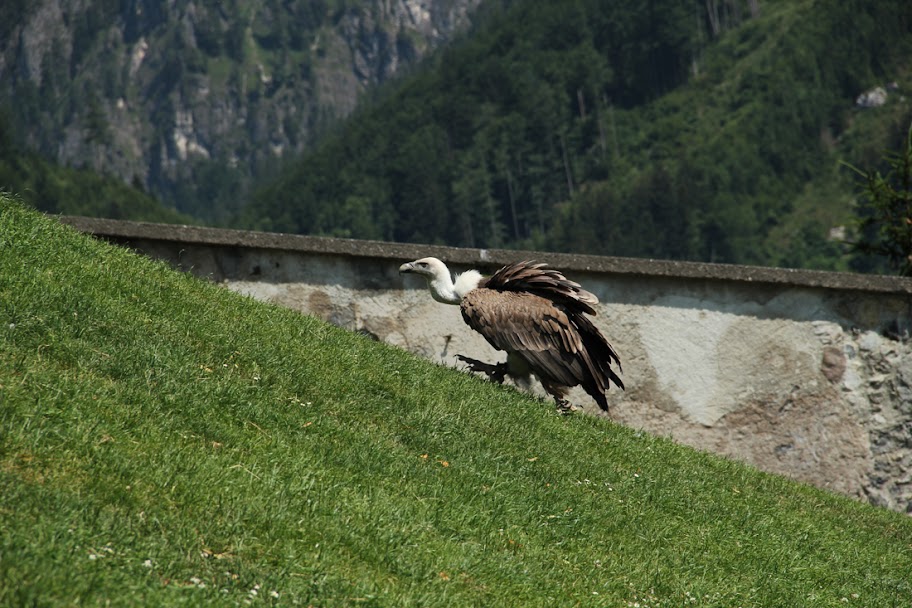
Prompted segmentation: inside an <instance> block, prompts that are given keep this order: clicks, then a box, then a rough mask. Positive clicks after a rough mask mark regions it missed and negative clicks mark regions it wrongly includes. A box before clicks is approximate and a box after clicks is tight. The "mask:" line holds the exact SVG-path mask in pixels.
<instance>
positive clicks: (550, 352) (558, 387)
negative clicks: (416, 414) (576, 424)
mask: <svg viewBox="0 0 912 608" xmlns="http://www.w3.org/2000/svg"><path fill="white" fill-rule="evenodd" d="M399 273H400V274H402V273H414V274H418V275H421V276H423V277H424V278H425V279H427V282H428V287H429V288H430V291H431V296H433V298H434V299H435V300H437V301H438V302H442V303H444V304H458V305H459V307H460V308H461V310H462V318H463V319H464V320H465V322H466V323H467V324H468V325H469V327H471V328H472V329H474V330H475V331H477V332H478V333H480V334H481V335H482V336H484V337H485V339H486V340H487V341H488V343H489V344H491V346H493V347H494V348H496V349H497V350H503V351H506V352H507V361H506V363H498V364H493V365H492V364H488V363H483V362H481V361H476V360H475V359H470V358H468V357H463V356H461V355H459V356H458V357H459V358H460V359H461V360H462V361H465V362H466V363H467V364H468V365H469V369H471V370H472V371H475V372H483V373H485V374H487V375H488V377H489V378H491V379H492V380H495V381H497V382H503V380H504V377H505V376H506V375H507V374H509V375H510V376H513V377H516V378H528V376H529V373H530V372H531V373H534V374H535V375H536V376H537V377H538V379H539V380H540V381H541V383H542V386H543V387H544V388H545V390H546V391H548V393H550V394H551V395H552V396H553V397H554V400H555V402H556V403H557V405H558V408H560V410H562V411H568V410H569V409H570V404H569V403H568V402H567V401H566V399H564V396H565V395H566V393H567V390H568V389H569V388H570V387H572V386H577V385H582V387H583V389H584V390H585V391H586V392H587V393H589V395H591V396H592V398H593V399H595V402H596V403H598V405H599V407H601V408H602V409H603V410H605V411H608V401H607V400H606V399H605V391H607V390H608V388H609V386H610V385H611V384H612V383H613V384H614V385H615V386H618V387H620V388H622V389H623V388H624V383H623V382H621V379H620V378H619V377H618V375H617V374H616V373H615V372H614V370H613V369H612V368H611V364H612V362H613V363H614V364H616V365H617V368H618V371H621V362H620V359H619V358H618V355H617V353H616V352H615V350H614V349H613V348H612V347H611V345H610V344H609V343H608V341H607V340H606V339H605V337H604V336H603V335H602V334H601V332H600V331H599V330H598V328H596V327H595V325H593V324H592V321H590V320H589V317H587V316H586V315H594V314H595V309H594V308H593V305H595V304H597V303H598V299H597V298H596V297H595V295H593V294H591V293H589V292H588V291H585V290H584V289H581V288H580V285H579V284H578V283H574V282H573V281H570V280H568V279H567V278H565V277H564V275H562V274H561V273H560V272H558V271H557V270H553V269H551V268H547V267H546V265H545V264H536V263H533V262H518V263H515V264H508V265H506V266H504V267H503V268H501V269H500V270H498V271H497V272H495V273H494V274H493V275H492V276H491V277H490V278H483V277H482V276H481V274H480V273H479V272H478V271H475V270H469V271H468V272H464V273H462V274H461V275H459V276H458V277H456V281H455V282H454V281H453V279H452V277H451V275H450V271H449V269H448V268H447V267H446V265H445V264H444V263H443V262H441V261H440V260H438V259H437V258H422V259H420V260H415V261H414V262H408V263H406V264H403V265H402V266H400V267H399Z"/></svg>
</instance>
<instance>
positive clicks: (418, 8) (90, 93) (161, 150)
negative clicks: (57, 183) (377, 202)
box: [0, 0, 479, 222]
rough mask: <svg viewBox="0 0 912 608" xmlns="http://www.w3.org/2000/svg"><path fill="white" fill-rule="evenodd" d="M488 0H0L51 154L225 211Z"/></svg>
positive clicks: (190, 207) (218, 214) (35, 141)
mask: <svg viewBox="0 0 912 608" xmlns="http://www.w3.org/2000/svg"><path fill="white" fill-rule="evenodd" d="M478 1H479V0H430V1H420V2H419V1H416V0H395V1H393V2H385V1H384V2H381V1H379V0H358V1H340V0H320V1H316V2H314V1H312V0H294V1H287V2H284V1H283V2H278V1H276V0H257V1H255V2H238V1H236V0H233V1H230V2H212V1H210V0H178V1H177V2H168V3H165V4H162V3H161V2H151V1H148V0H140V1H138V2H128V3H117V2H113V3H112V2H88V3H85V2H76V1H73V0H41V1H39V2H30V3H26V2H11V3H4V5H3V9H2V11H3V12H2V13H0V16H3V17H5V19H3V20H2V21H3V23H4V26H3V30H2V32H3V35H0V83H2V84H0V106H4V107H5V108H6V113H8V114H9V115H10V116H11V117H12V119H13V124H15V125H16V126H17V132H16V135H17V138H18V139H17V141H18V142H19V143H21V144H23V145H25V146H27V147H28V148H30V149H35V150H37V151H38V152H40V153H41V154H43V155H44V156H45V157H46V158H49V159H53V160H55V161H57V162H60V163H61V164H64V165H70V166H77V167H83V166H85V167H87V168H90V169H93V170H95V171H99V172H102V173H105V174H109V175H116V176H118V177H120V178H121V179H122V180H123V181H124V182H127V183H133V182H138V183H140V184H142V185H143V187H144V188H145V189H146V190H147V191H149V192H150V193H152V194H154V195H155V196H157V197H159V198H161V199H163V200H164V201H166V202H167V203H169V204H171V205H175V206H177V207H178V209H179V210H181V211H184V212H189V213H192V214H194V215H196V216H197V217H199V218H201V219H205V220H207V221H210V222H212V221H218V220H220V219H223V218H224V217H225V216H226V215H227V214H228V213H229V211H231V210H232V209H236V208H237V207H238V206H239V205H240V204H241V202H242V201H240V200H238V197H240V196H242V195H243V191H244V189H245V188H246V186H247V185H248V184H249V183H250V181H251V180H252V179H253V178H255V177H257V176H262V175H270V174H271V173H272V172H273V171H274V170H275V169H274V168H275V166H276V165H277V164H279V163H281V160H282V158H284V157H287V156H289V155H294V154H297V153H300V152H301V151H303V150H304V149H306V148H307V146H308V145H309V144H310V143H311V141H312V140H313V139H314V137H315V135H316V134H319V133H320V132H321V131H322V130H323V129H325V128H326V127H327V125H329V124H332V123H333V122H334V121H335V120H337V119H338V118H341V117H344V116H345V115H346V114H348V113H349V112H350V111H351V109H352V108H353V107H354V106H355V104H356V102H357V100H358V97H359V96H360V95H361V94H362V93H363V92H364V91H365V90H366V89H367V88H368V87H370V86H373V85H376V84H378V83H380V82H383V81H384V80H386V79H388V78H389V77H390V76H392V75H393V74H396V73H398V72H400V71H402V70H403V69H405V68H406V67H407V66H408V65H410V64H412V63H414V62H415V61H417V60H418V59H420V58H421V57H422V56H423V55H424V54H425V53H426V52H428V50H429V49H432V48H434V47H435V46H437V45H439V44H442V43H443V42H445V41H446V40H448V39H449V38H450V37H451V36H452V35H454V34H455V32H457V31H459V30H460V29H462V28H463V27H464V26H465V25H466V24H467V22H468V20H469V15H470V14H471V12H472V10H473V9H474V7H475V6H476V5H477V4H478Z"/></svg>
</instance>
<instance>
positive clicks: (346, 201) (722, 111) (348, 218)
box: [237, 0, 912, 269]
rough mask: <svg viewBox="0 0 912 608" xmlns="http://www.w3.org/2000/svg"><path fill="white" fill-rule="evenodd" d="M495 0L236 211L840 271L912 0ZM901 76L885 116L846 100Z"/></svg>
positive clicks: (314, 226)
mask: <svg viewBox="0 0 912 608" xmlns="http://www.w3.org/2000/svg"><path fill="white" fill-rule="evenodd" d="M506 4H507V5H508V6H507V7H506V8H504V9H503V11H501V12H500V13H498V12H497V11H493V10H492V13H493V15H489V14H487V13H486V19H485V20H484V21H483V22H480V23H479V24H478V25H477V26H476V27H475V28H474V29H473V31H472V35H471V37H469V38H467V39H466V40H462V41H459V42H458V43H454V44H453V45H452V46H450V47H448V48H447V49H446V50H445V51H444V52H442V53H440V54H439V56H437V57H435V61H434V62H433V64H431V65H428V66H427V68H426V69H425V70H423V71H422V72H421V73H419V74H415V75H414V76H412V77H410V78H408V79H406V81H405V82H403V83H402V85H401V86H400V87H399V88H398V89H396V90H395V92H393V93H391V94H389V95H387V96H386V97H384V98H383V99H382V100H381V101H380V102H378V103H377V104H376V105H374V106H372V107H368V108H364V109H363V110H362V111H360V112H358V113H357V114H356V115H355V116H353V117H352V118H351V119H350V120H349V121H348V122H347V124H346V127H345V128H344V129H343V131H342V133H341V134H339V135H338V136H336V137H334V138H332V139H331V140H330V141H326V142H325V143H324V144H323V145H322V146H321V147H320V148H319V149H318V150H316V151H315V152H314V153H313V154H310V155H308V156H306V157H305V158H304V159H303V160H302V161H301V162H300V163H299V164H297V165H296V166H293V167H290V168H289V169H288V170H287V171H286V172H285V173H284V174H283V176H282V177H281V179H279V180H277V181H276V183H275V184H274V185H272V186H271V187H269V188H266V189H264V190H263V191H262V192H261V193H260V194H259V195H258V196H257V197H256V200H255V202H254V204H253V205H252V206H250V207H249V208H247V209H244V210H243V212H242V214H241V216H240V219H239V220H238V221H237V224H238V225H242V226H256V227H261V228H266V229H280V230H285V231H293V232H311V233H326V234H340V235H348V236H354V237H366V238H382V239H392V240H402V241H414V242H445V243H448V244H453V245H468V246H479V247H497V246H517V247H518V246H521V247H527V248H547V249H553V250H561V251H579V252H587V253H602V254H613V255H632V256H644V257H659V258H671V259H690V260H703V261H717V262H738V263H752V264H769V265H787V266H808V267H818V268H831V269H833V268H844V267H845V265H846V263H847V262H846V260H845V259H844V257H843V252H842V250H841V248H840V247H839V246H838V244H835V243H832V242H830V241H828V235H829V232H830V230H831V229H832V228H834V227H836V226H839V225H842V224H844V223H845V222H846V221H847V220H848V219H849V218H850V216H851V201H852V199H853V188H854V186H853V184H852V183H851V181H850V180H849V179H847V178H846V177H845V176H844V175H842V174H840V173H838V171H837V167H838V164H837V163H838V161H839V160H847V161H849V162H852V163H855V164H859V165H861V166H869V164H870V163H876V162H877V161H878V158H879V156H880V154H881V152H882V150H883V149H885V148H887V147H889V146H891V145H893V144H894V143H895V142H896V141H898V140H899V138H900V137H902V135H904V134H905V132H906V130H907V125H908V123H909V121H910V120H912V109H910V105H909V103H908V101H906V99H905V97H904V95H903V94H902V92H903V91H904V90H905V89H907V88H908V87H909V86H910V85H912V80H910V79H909V78H908V74H909V72H908V69H909V67H908V59H909V57H912V5H910V4H909V3H907V2H900V1H885V2H878V3H869V2H863V1H861V0H856V1H853V2H837V1H836V0H823V1H813V2H812V1H810V0H805V1H802V2H784V1H773V0H771V1H767V2H761V3H756V2H755V3H742V2H738V1H734V0H733V1H730V2H718V3H709V2H708V3H705V4H704V3H696V4H695V3H690V2H681V1H678V0H664V1H661V2H652V3H641V4H638V5H630V4H629V3H623V2H595V1H594V0H589V1H587V0H578V1H575V2H571V3H560V4H550V5H548V4H542V3H534V2H515V3H506ZM748 5H750V7H751V8H752V9H755V10H753V12H751V10H749V9H748ZM712 7H715V9H716V12H715V13H714V12H713V10H709V11H708V12H707V8H709V9H712ZM720 7H721V9H725V10H722V11H721V15H722V16H721V17H720V14H719V10H720ZM722 17H724V18H722ZM726 24H727V28H726ZM894 79H895V80H898V81H899V93H894V94H892V95H891V96H890V97H889V99H888V103H887V104H886V105H885V106H884V107H881V108H875V109H870V110H863V111H862V110H858V109H856V108H855V104H854V101H855V98H856V96H857V95H858V94H859V93H861V92H862V91H864V90H866V89H868V88H870V87H873V86H874V85H876V84H882V83H884V82H887V81H889V80H894Z"/></svg>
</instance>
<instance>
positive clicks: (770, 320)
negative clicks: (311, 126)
mask: <svg viewBox="0 0 912 608" xmlns="http://www.w3.org/2000/svg"><path fill="white" fill-rule="evenodd" d="M64 221H66V222H69V223H71V224H72V225H74V226H75V227H77V228H78V229H80V230H83V231H86V232H90V233H93V234H96V235H98V236H101V237H103V238H107V239H109V240H112V241H114V242H118V243H122V244H125V245H128V246H131V247H133V248H135V249H137V250H139V251H141V252H143V253H145V254H147V255H150V256H152V257H156V258H160V259H163V260H167V261H168V262H170V263H171V264H173V265H174V266H175V267H178V268H181V269H184V270H188V271H191V272H193V273H194V274H196V275H198V276H201V277H205V278H208V279H211V280H213V281H217V282H220V283H223V284H225V285H226V286H227V287H228V288H230V289H233V290H235V291H238V292H241V293H245V294H250V295H251V296H253V297H256V298H258V299H261V300H266V301H271V302H275V303H277V304H281V305H283V306H288V307H291V308H294V309H297V310H300V311H302V312H306V313H309V314H314V315H317V316H319V317H321V318H323V319H325V320H327V321H330V322H332V323H334V324H336V325H340V326H342V327H346V328H349V329H352V330H355V331H361V332H364V333H366V334H369V335H371V336H373V337H375V338H377V339H378V340H383V341H385V342H388V343H391V344H395V345H398V346H401V347H403V348H406V349H408V350H410V351H412V352H415V353H418V354H420V355H422V356H425V357H427V358H429V359H431V360H434V361H437V362H441V363H445V364H448V365H456V360H455V358H454V355H455V354H465V355H468V356H470V357H474V358H477V359H481V360H485V361H495V360H503V354H502V353H497V352H495V351H493V350H492V349H491V348H490V346H488V344H487V343H486V342H485V341H484V340H483V339H482V338H481V337H480V336H478V335H477V334H475V333H473V332H472V331H471V330H469V329H468V328H467V327H466V326H465V325H464V323H463V322H462V319H461V317H460V314H459V309H458V308H457V307H454V306H446V305H443V304H438V303H437V302H434V301H433V300H432V299H431V298H430V296H429V294H428V293H427V290H426V287H425V285H424V281H423V280H421V279H420V278H418V277H414V276H406V277H404V278H403V277H400V276H399V275H398V267H399V264H400V263H402V262H403V261H408V260H412V259H415V258H418V257H424V256H426V255H434V256H436V257H439V258H441V259H443V260H444V261H446V262H448V263H449V264H450V265H451V268H453V269H454V270H456V271H461V270H464V269H466V268H469V267H479V268H480V269H482V270H483V271H484V270H487V271H491V270H493V269H496V268H497V267H499V266H500V265H502V264H504V263H507V262H509V261H515V260H516V259H529V258H533V259H537V260H539V261H545V262H548V263H550V264H552V265H553V266H555V267H558V268H560V269H562V270H563V271H564V272H565V273H566V274H567V275H568V277H570V278H571V279H574V280H576V281H578V282H580V283H582V284H583V285H584V286H585V287H586V288H587V289H589V290H591V291H593V292H594V293H595V294H596V295H597V296H598V297H599V299H600V301H601V304H600V306H599V314H598V317H597V319H596V324H597V325H598V326H599V328H600V329H601V330H602V331H603V332H604V333H605V335H606V336H608V337H609V340H611V341H612V343H613V344H614V346H615V347H616V348H617V350H618V352H619V353H620V355H621V359H622V362H623V365H624V375H623V378H624V381H625V383H626V384H627V390H626V391H625V392H623V391H617V390H612V391H611V392H610V394H609V401H610V403H611V405H612V410H611V417H612V418H614V419H615V420H616V421H618V422H620V423H623V424H626V425H630V426H633V427H638V428H642V429H645V430H648V431H649V432H652V433H656V434H660V435H666V436H670V437H672V438H674V439H675V440H677V441H680V442H682V443H686V444H688V445H692V446H694V447H697V448H700V449H705V450H711V451H714V452H717V453H720V454H724V455H727V456H730V457H732V458H736V459H739V460H743V461H746V462H749V463H751V464H753V465H755V466H757V467H758V468H761V469H764V470H767V471H771V472H774V473H780V474H784V475H789V476H792V477H794V478H796V479H799V480H802V481H805V482H809V483H813V484H815V485H817V486H820V487H824V488H829V489H832V490H834V491H837V492H841V493H843V494H847V495H850V496H855V497H859V498H863V499H867V500H869V501H871V502H872V503H874V504H877V505H881V506H884V507H888V508H891V509H896V510H900V511H904V512H910V513H912V348H910V344H908V343H907V342H906V341H905V340H904V338H905V336H906V333H907V329H908V327H909V326H910V320H912V317H910V308H909V304H910V294H912V281H908V280H903V279H898V278H893V277H870V276H861V275H852V274H840V273H822V272H808V271H790V270H778V269H768V268H755V267H738V266H721V265H712V264H692V263H675V262H657V261H645V260H630V259H618V258H605V257H594V256H571V255H562V254H549V253H541V252H536V253H530V252H509V251H485V250H469V249H454V248H444V247H430V246H414V245H401V244H392V243H376V242H364V241H348V240H339V239H320V238H313V237H300V236H290V235H277V234H264V233H250V232H239V231H228V230H213V229H205V228H191V227H175V226H162V225H153V224H137V223H131V222H114V221H109V220H86V219H82V218H64ZM539 390H540V389H539ZM572 398H573V399H574V400H575V401H576V402H577V403H579V404H581V405H583V406H584V407H586V408H587V409H589V410H590V411H593V408H594V404H593V403H592V401H591V399H590V398H589V397H588V396H587V395H585V393H582V392H581V391H577V392H574V393H573V394H572Z"/></svg>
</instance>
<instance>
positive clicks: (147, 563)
mask: <svg viewBox="0 0 912 608" xmlns="http://www.w3.org/2000/svg"><path fill="white" fill-rule="evenodd" d="M143 566H145V567H146V568H151V567H152V560H151V559H147V560H146V561H144V562H143Z"/></svg>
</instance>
